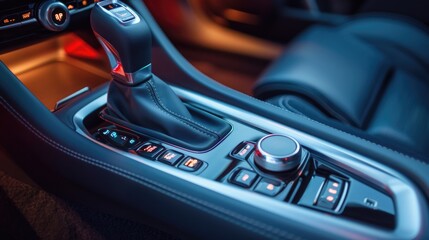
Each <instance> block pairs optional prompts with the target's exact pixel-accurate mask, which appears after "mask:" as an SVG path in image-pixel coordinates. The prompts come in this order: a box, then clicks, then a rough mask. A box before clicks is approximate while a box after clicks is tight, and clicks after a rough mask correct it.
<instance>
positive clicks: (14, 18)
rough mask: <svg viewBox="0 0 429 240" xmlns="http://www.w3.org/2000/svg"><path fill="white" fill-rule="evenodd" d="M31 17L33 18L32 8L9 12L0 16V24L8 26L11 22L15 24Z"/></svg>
mask: <svg viewBox="0 0 429 240" xmlns="http://www.w3.org/2000/svg"><path fill="white" fill-rule="evenodd" d="M32 18H34V17H33V11H32V10H27V11H23V12H19V13H15V14H10V15H7V16H4V17H2V18H1V20H0V26H9V25H12V24H17V23H20V22H23V21H26V20H30V19H32Z"/></svg>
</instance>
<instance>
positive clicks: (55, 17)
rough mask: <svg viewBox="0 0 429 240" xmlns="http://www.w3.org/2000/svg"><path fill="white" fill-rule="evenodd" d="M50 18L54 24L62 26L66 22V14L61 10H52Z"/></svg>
mask: <svg viewBox="0 0 429 240" xmlns="http://www.w3.org/2000/svg"><path fill="white" fill-rule="evenodd" d="M51 18H52V21H53V22H54V23H55V24H57V25H62V24H63V23H65V22H66V20H67V18H68V13H67V12H66V11H65V10H64V9H63V8H54V10H53V11H52V15H51Z"/></svg>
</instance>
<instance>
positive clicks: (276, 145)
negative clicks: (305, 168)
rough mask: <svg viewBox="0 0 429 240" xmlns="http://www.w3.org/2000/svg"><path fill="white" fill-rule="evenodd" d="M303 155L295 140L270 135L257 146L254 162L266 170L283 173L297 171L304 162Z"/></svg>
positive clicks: (283, 136) (278, 135)
mask: <svg viewBox="0 0 429 240" xmlns="http://www.w3.org/2000/svg"><path fill="white" fill-rule="evenodd" d="M301 155H302V149H301V146H300V144H299V143H298V142H297V141H296V140H295V139H293V138H291V137H288V136H285V135H280V134H270V135H267V136H265V137H263V138H261V139H260V140H259V141H258V143H257V144H256V149H255V155H254V160H255V163H256V165H258V166H259V167H260V168H262V169H264V170H269V171H273V172H283V171H290V170H295V169H297V168H298V166H299V165H300V163H301V161H302V158H301Z"/></svg>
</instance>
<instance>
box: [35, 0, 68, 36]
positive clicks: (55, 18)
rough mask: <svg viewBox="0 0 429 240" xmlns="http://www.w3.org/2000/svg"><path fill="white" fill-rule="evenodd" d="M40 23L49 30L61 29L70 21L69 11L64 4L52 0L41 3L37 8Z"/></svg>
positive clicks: (56, 30)
mask: <svg viewBox="0 0 429 240" xmlns="http://www.w3.org/2000/svg"><path fill="white" fill-rule="evenodd" d="M38 17H39V21H40V23H41V24H42V25H43V26H44V27H45V28H47V29H48V30H51V31H55V32H58V31H62V30H64V29H66V28H67V26H68V25H69V23H70V13H69V10H68V9H67V7H66V5H64V4H63V3H62V2H57V1H54V0H51V1H46V2H44V3H42V4H41V5H40V7H39V10H38Z"/></svg>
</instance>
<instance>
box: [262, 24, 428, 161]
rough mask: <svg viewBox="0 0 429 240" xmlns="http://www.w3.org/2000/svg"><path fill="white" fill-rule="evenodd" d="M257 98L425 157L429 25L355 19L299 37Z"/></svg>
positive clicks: (273, 68)
mask: <svg viewBox="0 0 429 240" xmlns="http://www.w3.org/2000/svg"><path fill="white" fill-rule="evenodd" d="M254 94H255V96H256V97H258V98H260V99H263V100H265V101H267V102H270V103H272V104H275V105H277V106H280V107H282V108H286V109H288V110H290V111H292V112H295V113H297V114H302V115H305V116H307V117H309V118H312V119H314V120H316V121H319V122H322V123H324V124H328V125H331V126H333V127H336V128H340V129H342V130H345V131H348V132H350V133H352V134H355V135H358V136H360V137H364V138H367V139H369V140H370V141H374V142H377V143H380V144H382V145H385V146H387V147H389V148H393V149H396V150H398V151H401V152H404V153H406V154H410V155H413V156H415V157H419V158H422V159H425V160H427V159H428V158H429V157H428V156H429V31H428V30H427V29H425V26H423V25H420V24H419V23H415V22H412V21H410V20H409V19H402V18H397V17H396V18H393V17H374V16H372V17H365V18H357V19H354V20H352V21H349V22H347V23H345V24H342V25H340V26H335V27H327V26H315V27H312V28H310V29H309V30H307V31H306V32H304V33H303V34H301V35H300V36H298V38H297V39H295V40H294V41H293V42H292V44H291V45H290V46H288V48H287V49H286V50H285V52H284V54H283V55H282V56H281V57H279V58H278V59H277V60H276V61H274V62H273V63H272V65H271V66H270V68H269V69H268V70H267V71H266V72H265V74H264V75H263V76H262V77H261V79H260V80H259V81H258V82H257V83H256V85H255V88H254Z"/></svg>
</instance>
